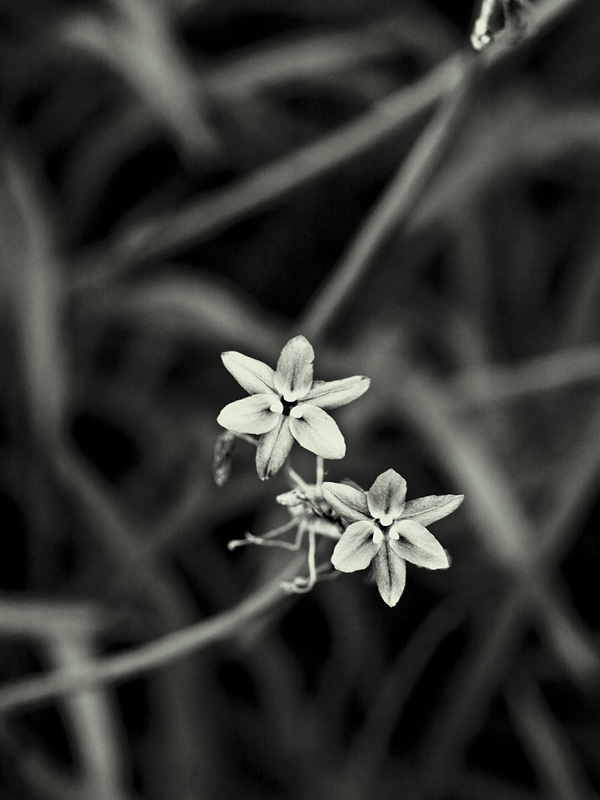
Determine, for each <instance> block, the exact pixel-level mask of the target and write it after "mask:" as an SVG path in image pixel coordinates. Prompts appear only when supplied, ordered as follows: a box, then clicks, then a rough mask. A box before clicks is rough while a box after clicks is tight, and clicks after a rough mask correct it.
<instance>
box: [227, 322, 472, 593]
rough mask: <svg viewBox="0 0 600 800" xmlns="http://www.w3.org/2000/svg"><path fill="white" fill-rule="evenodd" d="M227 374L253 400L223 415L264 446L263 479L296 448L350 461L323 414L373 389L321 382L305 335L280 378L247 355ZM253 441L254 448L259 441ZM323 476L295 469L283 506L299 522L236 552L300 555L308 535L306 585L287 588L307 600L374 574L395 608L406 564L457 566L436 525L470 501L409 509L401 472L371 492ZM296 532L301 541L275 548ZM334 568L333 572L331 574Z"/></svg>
mask: <svg viewBox="0 0 600 800" xmlns="http://www.w3.org/2000/svg"><path fill="white" fill-rule="evenodd" d="M222 359H223V363H224V365H225V367H226V369H227V370H228V371H229V372H230V373H231V374H232V375H233V377H234V378H235V379H236V380H237V382H238V383H239V384H240V385H241V386H242V387H243V388H244V389H245V390H246V391H247V392H248V393H249V394H250V397H246V398H243V399H242V400H236V401H235V402H233V403H230V404H229V405H227V406H225V408H224V409H223V410H222V411H221V413H220V414H219V417H218V420H217V421H218V422H219V424H220V425H222V426H223V427H224V428H226V429H227V430H228V431H230V432H231V433H233V434H235V435H238V436H241V437H242V438H248V437H247V435H248V434H250V435H253V436H258V437H259V438H258V441H256V469H257V472H258V475H259V477H260V478H261V479H262V480H265V479H267V478H269V477H271V476H272V475H274V474H275V473H276V472H278V471H279V470H280V469H281V467H282V466H283V464H284V463H285V461H286V459H287V457H288V455H289V453H290V451H291V449H292V446H293V443H294V440H295V441H296V442H298V443H299V444H300V445H301V446H302V447H304V448H305V449H306V450H308V451H310V452H312V453H314V454H315V455H317V456H318V457H320V459H340V458H343V457H344V455H345V452H346V445H345V441H344V437H343V435H342V433H341V431H340V429H339V428H338V426H337V424H336V422H335V421H334V420H333V418H332V417H331V416H330V415H329V414H328V413H327V411H326V410H325V409H332V408H337V407H339V406H342V405H346V404H347V403H350V402H352V401H353V400H356V399H358V398H359V397H360V396H361V395H362V394H364V393H365V392H366V391H367V389H368V388H369V384H370V380H369V379H368V378H365V377H362V376H358V375H357V376H354V377H351V378H344V379H342V380H336V381H315V380H313V361H314V351H313V348H312V346H311V345H310V343H309V342H308V340H307V339H306V338H305V337H304V336H295V337H294V338H293V339H290V341H289V342H288V343H287V344H286V345H285V347H284V348H283V350H282V351H281V355H280V356H279V360H278V362H277V367H276V369H275V370H273V369H271V367H269V366H267V365H266V364H264V363H263V362H262V361H258V360H256V359H254V358H250V357H248V356H245V355H242V354H241V353H236V352H228V353H223V355H222ZM250 441H253V442H254V440H253V439H251V440H250ZM320 471H321V472H322V462H321V470H319V469H318V470H317V473H318V474H317V481H316V483H315V484H307V483H305V482H304V481H303V480H302V479H301V478H300V477H299V476H298V475H297V474H296V473H295V472H294V471H293V470H292V469H291V468H288V476H289V477H290V478H291V481H292V485H293V488H292V491H291V492H287V493H286V494H284V495H280V496H279V497H278V498H277V499H278V501H279V502H280V503H281V504H282V505H285V506H287V507H288V510H289V512H290V514H291V520H290V522H289V523H288V524H286V525H283V526H281V527H280V528H277V529H275V530H273V531H270V532H269V533H267V534H265V535H264V536H263V537H257V536H252V535H250V534H247V535H246V539H245V540H237V541H234V542H231V543H230V546H231V547H232V548H233V547H235V546H238V545H240V544H248V543H253V544H262V545H270V546H282V547H286V548H288V549H292V550H296V549H299V547H300V546H301V543H302V538H303V535H304V533H307V534H308V537H309V546H308V577H298V578H296V579H295V580H294V581H293V582H292V583H290V584H287V585H286V588H287V589H288V590H290V591H298V592H300V591H308V590H309V589H311V588H312V586H313V585H314V584H315V583H316V581H317V580H319V579H320V578H322V577H329V576H331V575H332V574H335V572H334V570H337V571H340V572H355V571H357V570H364V569H367V568H368V567H369V566H370V565H371V566H372V571H373V576H374V578H375V581H376V583H377V587H378V589H379V593H380V595H381V597H382V598H383V600H384V601H385V602H386V603H387V604H388V605H389V606H394V605H395V604H396V603H397V602H398V600H399V599H400V597H401V595H402V592H403V591H404V586H405V582H406V562H407V561H410V562H411V563H413V564H416V565H417V566H420V567H426V568H428V569H444V568H447V567H448V566H449V562H448V557H447V555H446V552H445V551H444V549H443V547H442V546H441V544H440V543H439V542H438V541H437V539H436V538H435V537H434V536H433V535H432V534H431V533H430V532H429V531H428V530H427V528H426V527H425V525H428V524H430V523H432V522H435V521H436V520H439V519H442V518H443V517H445V516H447V515H448V514H450V513H452V512H453V511H454V510H455V509H456V508H458V506H459V505H460V504H461V502H462V500H463V496H462V495H442V496H437V495H432V496H429V497H422V498H419V499H417V500H411V501H408V502H407V501H406V481H405V480H404V478H402V476H401V475H399V474H398V473H397V472H396V471H395V470H393V469H389V470H387V471H386V472H384V473H382V474H381V475H379V477H378V478H377V479H376V480H375V482H374V483H373V485H372V486H371V488H370V489H369V490H368V491H366V492H365V491H364V490H363V489H361V488H360V487H359V486H357V485H356V484H354V483H352V482H350V481H347V482H343V483H333V482H329V481H326V482H323V481H322V475H319V472H320ZM293 527H295V528H297V531H298V533H297V536H296V541H295V542H294V543H290V542H285V541H274V538H275V537H276V536H278V535H279V534H281V533H283V532H285V531H287V530H290V529H291V528H293ZM317 536H320V537H322V538H326V539H330V540H331V539H333V540H336V544H335V547H334V549H333V553H332V554H331V558H330V560H328V561H327V562H325V563H322V564H320V565H319V566H317V564H316V554H317V546H316V537H317ZM331 567H333V568H334V570H332V569H331Z"/></svg>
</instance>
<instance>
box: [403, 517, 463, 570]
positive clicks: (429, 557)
mask: <svg viewBox="0 0 600 800" xmlns="http://www.w3.org/2000/svg"><path fill="white" fill-rule="evenodd" d="M392 532H396V533H397V534H398V535H399V537H400V538H399V539H398V540H394V539H390V542H389V544H390V547H391V548H392V550H394V551H395V552H396V554H397V555H398V556H399V557H400V558H404V559H406V561H410V562H411V563H412V564H416V565H417V566H418V567H427V569H447V567H449V566H450V563H449V562H448V556H447V555H446V552H445V550H444V548H443V547H442V545H441V544H440V543H439V542H438V540H437V539H436V538H435V536H434V535H433V534H432V533H430V532H429V531H428V530H427V528H424V527H423V526H422V525H421V523H420V522H416V520H412V519H407V520H404V519H401V520H400V521H399V522H397V523H396V524H395V525H394V527H393V528H392Z"/></svg>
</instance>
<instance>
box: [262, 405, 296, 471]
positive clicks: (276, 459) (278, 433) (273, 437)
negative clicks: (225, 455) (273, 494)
mask: <svg viewBox="0 0 600 800" xmlns="http://www.w3.org/2000/svg"><path fill="white" fill-rule="evenodd" d="M275 416H277V418H278V419H277V423H276V425H275V427H274V428H273V429H272V430H270V431H269V432H268V433H265V434H264V435H263V436H261V437H260V440H259V442H258V447H257V448H256V471H257V472H258V477H259V478H260V479H261V481H265V480H267V478H270V477H271V476H272V475H275V473H276V472H279V470H280V469H281V467H282V466H283V464H284V462H285V460H286V458H287V457H288V455H289V452H290V450H291V449H292V445H293V444H294V439H293V438H292V434H291V433H290V418H289V417H284V416H283V415H280V414H277V415H275Z"/></svg>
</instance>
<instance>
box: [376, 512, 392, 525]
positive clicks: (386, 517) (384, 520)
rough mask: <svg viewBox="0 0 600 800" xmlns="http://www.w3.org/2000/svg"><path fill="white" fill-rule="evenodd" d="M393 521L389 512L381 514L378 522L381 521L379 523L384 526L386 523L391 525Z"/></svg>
mask: <svg viewBox="0 0 600 800" xmlns="http://www.w3.org/2000/svg"><path fill="white" fill-rule="evenodd" d="M393 521H394V517H393V516H392V515H391V514H382V515H381V516H380V517H379V522H381V524H382V525H385V526H386V527H387V526H388V525H391V524H392V522H393Z"/></svg>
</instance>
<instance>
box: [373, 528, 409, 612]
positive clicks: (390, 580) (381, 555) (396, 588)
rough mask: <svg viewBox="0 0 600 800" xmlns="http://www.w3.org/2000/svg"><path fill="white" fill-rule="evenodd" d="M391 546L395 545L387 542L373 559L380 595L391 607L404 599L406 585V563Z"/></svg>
mask: <svg viewBox="0 0 600 800" xmlns="http://www.w3.org/2000/svg"><path fill="white" fill-rule="evenodd" d="M390 544H395V543H394V542H390V541H386V542H385V544H384V545H383V547H382V548H381V550H380V551H379V552H378V553H377V555H376V556H375V558H374V559H373V574H374V575H375V580H376V581H377V588H378V589H379V594H380V595H381V597H382V599H383V601H384V602H385V603H387V604H388V606H390V607H391V606H395V605H396V603H397V602H398V600H400V598H401V597H402V592H403V591H404V587H405V585H406V563H405V561H404V559H403V558H401V557H400V556H399V555H398V553H397V552H396V550H395V549H392V548H391V547H390V546H389V545H390Z"/></svg>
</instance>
